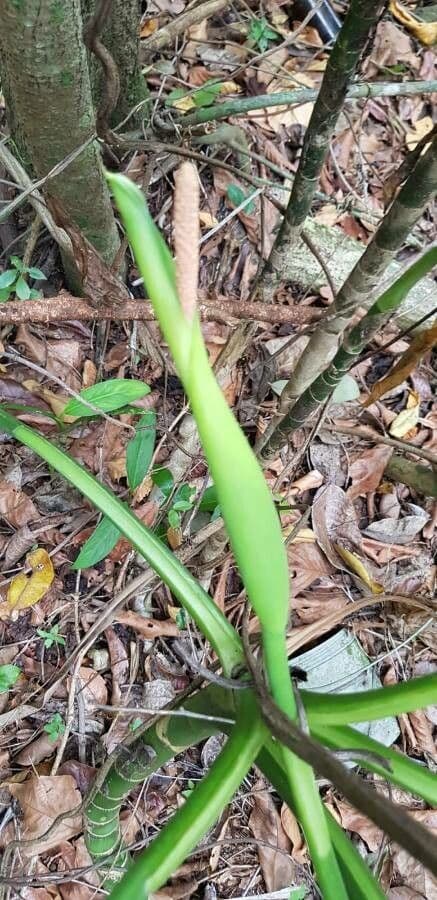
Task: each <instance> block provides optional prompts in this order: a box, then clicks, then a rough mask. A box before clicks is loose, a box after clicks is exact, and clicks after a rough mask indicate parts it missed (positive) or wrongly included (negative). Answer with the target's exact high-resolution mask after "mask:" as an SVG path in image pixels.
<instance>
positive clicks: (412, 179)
mask: <svg viewBox="0 0 437 900" xmlns="http://www.w3.org/2000/svg"><path fill="white" fill-rule="evenodd" d="M436 187H437V137H435V138H434V139H433V141H432V143H431V144H430V146H429V148H428V150H427V151H426V152H425V153H424V154H423V156H421V157H420V159H419V160H418V162H417V164H416V166H415V168H414V170H413V171H412V173H411V174H410V176H409V178H408V180H407V181H406V182H405V184H404V185H403V187H402V188H401V190H400V191H399V193H398V195H397V197H396V199H395V200H394V202H393V204H392V206H391V207H390V209H389V210H388V212H387V213H386V215H385V216H384V218H383V220H382V222H381V224H380V225H379V228H378V230H377V231H376V232H375V235H374V236H373V239H372V241H371V242H370V244H368V246H367V248H366V250H365V252H364V253H363V255H362V257H361V258H360V259H359V261H358V262H357V264H356V265H355V267H354V268H353V270H352V272H351V274H350V275H349V277H348V278H347V279H346V281H345V283H344V285H343V287H342V288H341V290H340V291H339V292H338V294H337V296H336V298H335V300H334V302H333V304H332V306H331V307H330V309H329V313H328V314H327V315H326V316H325V317H324V318H323V319H322V321H321V322H320V324H319V326H318V328H317V331H316V332H315V333H314V334H313V336H312V337H311V338H310V341H309V343H308V346H307V347H306V349H305V352H304V353H303V354H302V356H301V357H300V359H299V361H298V364H297V366H296V368H295V371H294V373H293V376H292V378H291V379H290V380H289V381H288V382H287V384H286V386H285V388H284V390H283V392H282V395H281V401H280V405H279V412H278V415H277V416H276V417H275V418H274V420H273V421H272V423H271V424H270V426H269V428H268V429H267V431H266V433H265V434H264V435H263V437H262V441H261V442H260V445H259V448H258V450H259V452H261V455H262V457H263V459H269V458H271V457H272V456H274V455H275V453H276V452H277V451H278V450H279V448H280V447H282V446H283V445H284V444H285V443H286V442H287V438H288V435H289V433H290V431H291V430H292V429H293V427H294V424H293V423H294V413H293V406H294V404H295V403H296V402H297V400H298V398H299V397H301V396H302V395H303V394H304V392H305V391H307V389H308V388H310V387H311V388H312V387H313V385H314V383H315V382H316V380H317V379H318V377H319V375H320V374H321V372H323V371H324V369H325V368H326V366H328V365H329V364H330V362H331V360H332V359H333V357H334V356H335V354H336V350H337V347H338V342H339V338H340V336H341V334H342V333H343V331H344V330H345V328H346V327H347V326H348V324H349V322H350V320H351V318H352V316H353V315H354V313H355V311H356V310H357V309H358V308H362V309H364V310H368V309H369V307H371V306H372V302H373V297H374V293H375V289H376V287H377V285H378V282H379V281H380V280H381V277H382V275H383V274H384V271H385V269H386V268H387V265H388V263H389V262H390V261H391V260H392V259H393V257H394V256H395V254H396V253H397V252H398V250H399V249H400V248H401V247H402V244H403V242H404V241H405V239H406V238H407V237H408V235H409V233H410V232H411V230H412V228H413V227H414V225H415V223H416V222H417V220H418V219H419V218H420V216H421V215H422V213H423V211H424V210H425V208H426V206H427V205H428V203H429V202H430V200H432V198H433V197H434V194H435V191H436Z"/></svg>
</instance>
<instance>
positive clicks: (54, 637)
mask: <svg viewBox="0 0 437 900" xmlns="http://www.w3.org/2000/svg"><path fill="white" fill-rule="evenodd" d="M36 633H37V635H38V637H40V638H42V639H43V641H44V647H45V648H46V650H50V647H53V644H60V645H61V646H65V638H64V637H62V634H59V625H52V627H51V628H50V631H44V628H37V631H36Z"/></svg>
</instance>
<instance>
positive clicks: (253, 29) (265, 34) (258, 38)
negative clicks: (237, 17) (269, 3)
mask: <svg viewBox="0 0 437 900" xmlns="http://www.w3.org/2000/svg"><path fill="white" fill-rule="evenodd" d="M278 38H279V34H278V32H277V31H274V30H273V28H271V26H270V25H269V23H268V21H267V19H266V18H265V17H264V16H263V17H262V18H261V19H252V21H251V23H250V28H249V33H248V39H249V41H252V42H253V43H254V44H255V45H256V46H257V47H258V50H260V51H261V53H264V51H265V50H267V48H268V46H269V42H270V41H277V40H278Z"/></svg>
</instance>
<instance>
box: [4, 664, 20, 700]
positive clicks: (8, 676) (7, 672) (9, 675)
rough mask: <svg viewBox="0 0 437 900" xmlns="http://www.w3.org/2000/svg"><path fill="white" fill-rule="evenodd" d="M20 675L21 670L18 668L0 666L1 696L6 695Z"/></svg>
mask: <svg viewBox="0 0 437 900" xmlns="http://www.w3.org/2000/svg"><path fill="white" fill-rule="evenodd" d="M20 675H21V669H20V668H19V667H18V666H13V665H6V666H0V694H5V693H6V691H8V690H9V688H10V687H12V686H13V685H14V684H15V682H16V680H17V678H19V676H20Z"/></svg>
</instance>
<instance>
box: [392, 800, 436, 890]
mask: <svg viewBox="0 0 437 900" xmlns="http://www.w3.org/2000/svg"><path fill="white" fill-rule="evenodd" d="M409 814H410V815H411V816H412V817H413V818H414V819H416V822H420V823H421V824H422V825H424V826H425V827H426V828H429V829H431V831H432V832H433V833H434V837H435V835H436V833H437V810H435V809H413V810H409ZM392 862H393V867H394V874H395V875H396V876H397V880H398V879H399V880H401V881H402V882H403V884H404V885H405V886H406V887H411V888H412V889H413V890H418V891H420V892H421V894H422V895H423V896H424V897H426V900H437V878H436V877H435V876H434V875H432V874H431V872H429V871H428V869H425V867H424V866H422V864H421V863H419V862H417V860H415V859H413V858H412V857H411V856H410V855H409V854H408V853H407V852H406V851H405V850H403V849H402V848H401V847H398V846H396V845H395V846H394V847H393V850H392Z"/></svg>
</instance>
